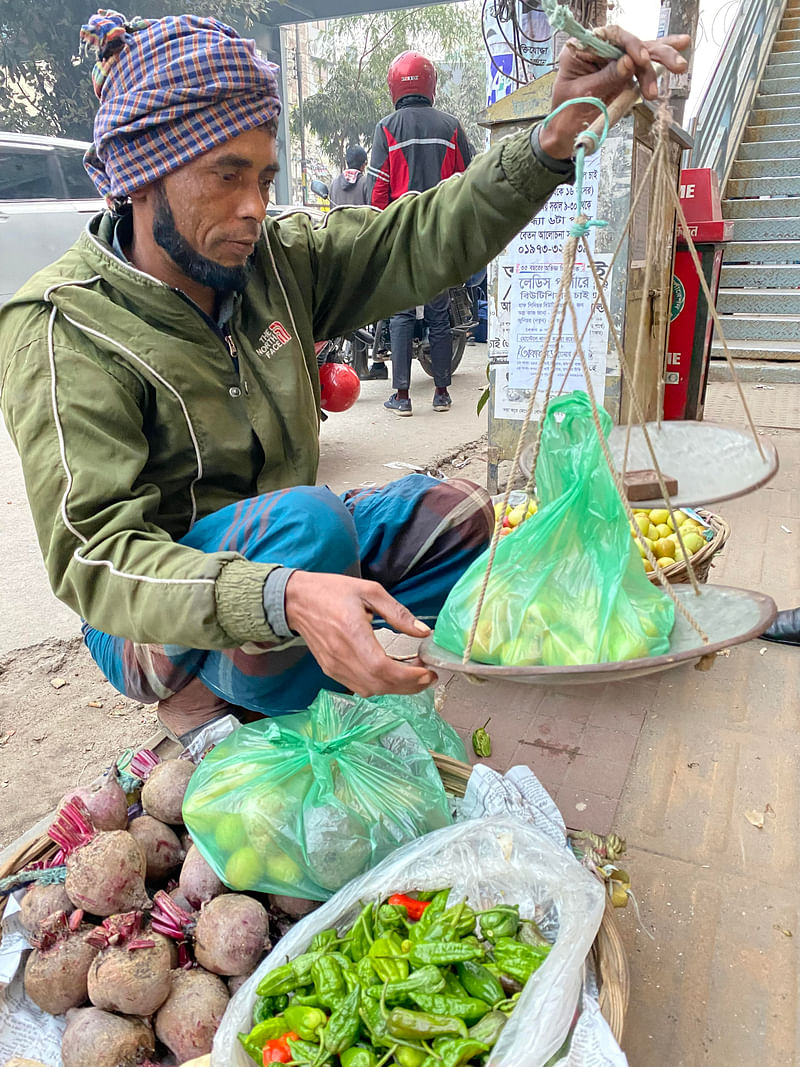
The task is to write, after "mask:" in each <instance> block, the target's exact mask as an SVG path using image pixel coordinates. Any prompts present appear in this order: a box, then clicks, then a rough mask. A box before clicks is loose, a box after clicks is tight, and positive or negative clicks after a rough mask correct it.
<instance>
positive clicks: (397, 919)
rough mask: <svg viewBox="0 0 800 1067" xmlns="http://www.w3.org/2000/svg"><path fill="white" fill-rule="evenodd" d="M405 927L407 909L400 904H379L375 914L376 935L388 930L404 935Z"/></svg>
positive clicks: (379, 935)
mask: <svg viewBox="0 0 800 1067" xmlns="http://www.w3.org/2000/svg"><path fill="white" fill-rule="evenodd" d="M426 910H427V909H426ZM407 929H408V911H407V910H406V909H405V908H404V907H403V906H402V905H401V904H381V906H380V907H379V908H378V914H377V915H376V916H375V935H376V937H382V936H383V934H386V933H388V932H389V931H390V930H397V931H399V932H400V933H401V934H402V935H403V936H404V937H405V933H406V930H407Z"/></svg>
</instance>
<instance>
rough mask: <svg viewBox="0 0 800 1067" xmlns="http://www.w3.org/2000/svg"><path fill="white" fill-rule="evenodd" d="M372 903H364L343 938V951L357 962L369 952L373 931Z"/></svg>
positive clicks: (373, 936) (373, 935)
mask: <svg viewBox="0 0 800 1067" xmlns="http://www.w3.org/2000/svg"><path fill="white" fill-rule="evenodd" d="M374 910H375V909H374V905H373V904H366V905H365V906H364V907H363V908H362V909H361V912H360V913H359V916H358V918H357V919H356V921H355V922H354V923H353V929H352V930H351V931H350V933H349V934H348V935H347V937H346V938H345V952H346V953H347V955H348V956H349V957H350V959H351V960H352V961H353V963H358V961H359V960H360V959H362V958H363V957H364V956H366V954H367V953H368V952H369V946H370V945H371V944H372V942H373V940H374V938H375V933H374V927H373V911H374Z"/></svg>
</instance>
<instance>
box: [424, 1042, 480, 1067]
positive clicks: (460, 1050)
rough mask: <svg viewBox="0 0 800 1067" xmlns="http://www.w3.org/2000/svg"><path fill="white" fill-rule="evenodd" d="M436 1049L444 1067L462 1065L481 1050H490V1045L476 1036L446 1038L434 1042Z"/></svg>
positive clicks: (459, 1066) (458, 1066)
mask: <svg viewBox="0 0 800 1067" xmlns="http://www.w3.org/2000/svg"><path fill="white" fill-rule="evenodd" d="M433 1047H434V1051H435V1053H436V1056H437V1057H438V1060H439V1062H440V1063H441V1065H442V1067H461V1065H462V1064H464V1063H467V1062H468V1061H469V1060H471V1059H472V1058H473V1056H477V1055H478V1054H479V1053H480V1052H488V1051H489V1046H488V1045H487V1044H485V1043H484V1042H483V1041H476V1040H475V1039H474V1038H453V1037H450V1038H444V1039H443V1040H441V1041H436V1042H434V1046H433Z"/></svg>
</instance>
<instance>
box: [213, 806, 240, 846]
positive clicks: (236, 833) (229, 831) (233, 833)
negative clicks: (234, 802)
mask: <svg viewBox="0 0 800 1067" xmlns="http://www.w3.org/2000/svg"><path fill="white" fill-rule="evenodd" d="M214 840H215V841H216V842H217V845H218V846H219V848H220V849H221V850H222V851H223V852H235V851H236V850H237V849H240V848H241V847H242V845H244V844H246V843H247V833H246V832H245V828H244V826H243V825H242V820H241V818H240V817H239V815H234V814H230V813H229V814H227V815H222V816H220V818H219V819H218V820H217V824H216V826H215V827H214Z"/></svg>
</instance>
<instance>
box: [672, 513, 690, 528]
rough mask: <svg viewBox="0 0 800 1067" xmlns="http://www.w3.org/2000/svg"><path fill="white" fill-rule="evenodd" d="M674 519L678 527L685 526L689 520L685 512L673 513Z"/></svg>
mask: <svg viewBox="0 0 800 1067" xmlns="http://www.w3.org/2000/svg"><path fill="white" fill-rule="evenodd" d="M672 517H673V518H674V520H675V523H676V525H678V526H683V524H684V523H685V522H686V520H687V519H688V518H689V516H688V515H687V514H686V512H685V511H673V513H672Z"/></svg>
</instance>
